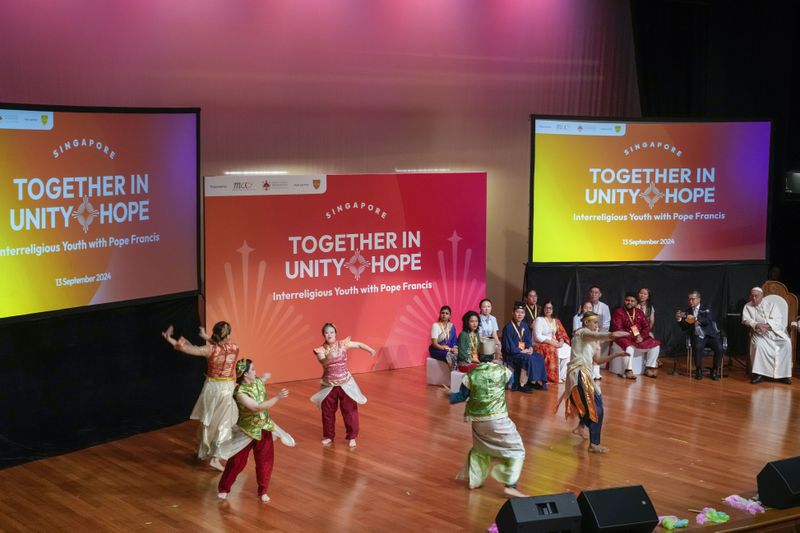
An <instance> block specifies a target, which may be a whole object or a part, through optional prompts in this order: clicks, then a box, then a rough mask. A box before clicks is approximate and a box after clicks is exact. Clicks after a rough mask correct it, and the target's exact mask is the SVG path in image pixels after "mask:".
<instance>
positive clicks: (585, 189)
mask: <svg viewBox="0 0 800 533" xmlns="http://www.w3.org/2000/svg"><path fill="white" fill-rule="evenodd" d="M531 122H532V161H531V192H532V194H531V196H532V198H531V209H532V215H531V234H530V237H531V238H530V252H531V254H530V259H531V261H532V262H533V263H600V262H649V261H659V262H660V261H668V262H678V261H763V260H765V259H766V256H767V246H766V236H767V224H768V206H769V173H770V131H771V124H770V123H769V122H741V121H740V122H645V121H625V120H593V119H574V118H560V117H532V121H531Z"/></svg>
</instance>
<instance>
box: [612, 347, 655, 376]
mask: <svg viewBox="0 0 800 533" xmlns="http://www.w3.org/2000/svg"><path fill="white" fill-rule="evenodd" d="M622 351H623V350H622V348H620V347H619V346H618V345H617V343H616V342H612V343H611V353H612V354H615V353H620V352H622ZM645 353H647V350H639V349H635V350H634V351H633V360H632V361H631V367H632V368H633V373H634V374H635V375H637V376H638V375H641V374H644V354H645ZM608 371H609V372H613V373H614V374H618V375H620V376H623V375H625V358H624V357H617V358H616V359H612V360H611V361H609V362H608Z"/></svg>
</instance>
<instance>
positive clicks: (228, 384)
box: [161, 322, 239, 470]
mask: <svg viewBox="0 0 800 533" xmlns="http://www.w3.org/2000/svg"><path fill="white" fill-rule="evenodd" d="M172 333H173V328H172V326H170V327H168V328H167V330H166V331H164V332H162V333H161V335H162V336H163V337H164V338H165V339H166V340H167V342H169V343H170V344H171V345H172V346H173V347H174V348H175V349H176V350H178V351H180V352H183V353H185V354H189V355H196V356H198V357H205V358H206V365H207V369H206V382H205V384H204V385H203V390H202V391H200V397H199V398H197V403H196V404H195V406H194V409H193V410H192V414H191V416H190V418H191V419H192V420H199V421H200V427H199V428H198V431H197V433H198V444H197V457H198V458H200V460H201V461H205V460H209V463H208V464H209V466H211V467H212V468H216V469H217V470H222V469H223V467H222V464H221V463H220V458H221V456H220V454H219V448H220V446H221V445H222V444H223V443H225V442H227V441H228V440H230V438H231V431H232V429H233V427H234V426H235V425H236V418H237V416H238V411H237V409H236V402H234V400H233V390H234V388H235V386H236V384H235V382H234V364H235V363H236V357H237V356H238V355H239V346H238V345H236V344H234V343H233V342H231V336H230V335H231V326H230V324H228V323H227V322H217V323H216V324H214V328H213V329H212V335H211V337H207V336H206V335H205V334H204V333H205V332H204V330H202V328H201V336H202V337H203V338H204V339H206V340H207V341H208V343H207V344H206V345H205V346H194V345H193V344H192V343H190V342H189V341H187V340H186V339H185V338H183V337H181V338H179V339H178V340H175V339H174V338H173V337H172Z"/></svg>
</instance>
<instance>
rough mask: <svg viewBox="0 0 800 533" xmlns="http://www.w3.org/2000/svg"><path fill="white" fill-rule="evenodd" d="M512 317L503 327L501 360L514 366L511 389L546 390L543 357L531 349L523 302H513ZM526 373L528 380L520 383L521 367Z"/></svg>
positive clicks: (521, 390)
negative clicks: (522, 383) (523, 383)
mask: <svg viewBox="0 0 800 533" xmlns="http://www.w3.org/2000/svg"><path fill="white" fill-rule="evenodd" d="M513 317H514V319H513V320H512V321H511V322H509V323H508V324H506V327H504V328H503V339H502V340H503V360H504V361H505V362H506V363H507V364H509V365H511V366H512V367H513V368H514V386H513V388H512V390H515V391H520V392H524V393H527V394H530V393H531V392H533V389H544V390H547V373H546V372H545V368H544V357H542V356H541V355H540V354H538V353H536V352H535V351H533V346H532V345H531V329H530V328H529V327H528V324H527V323H526V322H525V304H523V303H522V302H516V303H515V304H514V315H513ZM523 366H524V367H525V372H526V374H528V382H527V383H525V385H521V384H520V376H521V375H522V367H523Z"/></svg>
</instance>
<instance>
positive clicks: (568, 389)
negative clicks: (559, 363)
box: [556, 311, 629, 453]
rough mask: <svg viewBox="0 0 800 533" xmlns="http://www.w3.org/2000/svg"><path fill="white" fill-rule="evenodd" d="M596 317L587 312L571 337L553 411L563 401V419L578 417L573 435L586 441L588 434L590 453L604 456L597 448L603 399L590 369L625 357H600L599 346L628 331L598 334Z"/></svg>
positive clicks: (603, 449) (600, 446) (618, 337)
mask: <svg viewBox="0 0 800 533" xmlns="http://www.w3.org/2000/svg"><path fill="white" fill-rule="evenodd" d="M598 318H599V317H598V315H597V314H595V313H593V312H591V311H589V312H587V313H584V315H583V327H581V328H580V329H578V330H577V331H576V332H575V333H574V335H573V337H572V356H571V358H570V362H569V367H567V383H566V386H565V387H564V393H563V394H562V395H561V397H560V398H559V399H558V403H557V404H556V411H557V410H558V407H559V406H560V405H561V402H563V401H565V400H566V405H565V407H564V415H565V417H566V418H568V419H569V418H572V417H575V416H577V417H578V418H579V421H578V425H577V426H576V427H575V429H573V430H572V432H573V433H574V434H576V435H579V436H581V437H583V438H584V439H585V438H586V429H587V428H588V430H589V439H590V440H589V451H590V452H591V453H606V452H608V448H606V447H605V446H602V445H601V444H600V432H601V431H602V429H603V415H604V413H603V397H602V395H601V391H600V384H599V383H597V382H596V381H594V380H593V379H592V365H593V364H598V365H601V364H603V363H605V362H608V361H610V360H611V359H614V358H615V357H621V356H623V355H625V353H624V352H622V353H616V354H613V355H600V342H601V341H609V340H615V339H620V338H622V337H627V336H628V335H629V333H628V332H627V331H615V332H613V333H608V332H604V331H600V324H599V322H598Z"/></svg>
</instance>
